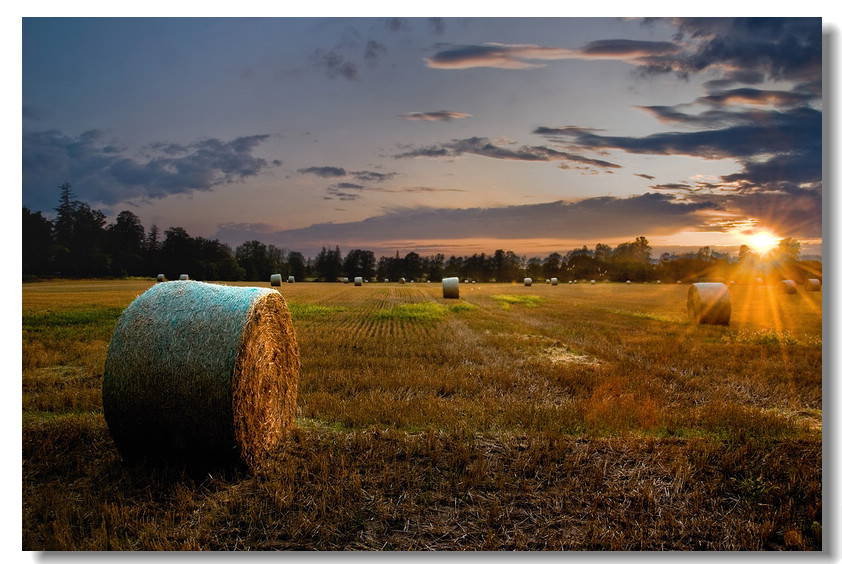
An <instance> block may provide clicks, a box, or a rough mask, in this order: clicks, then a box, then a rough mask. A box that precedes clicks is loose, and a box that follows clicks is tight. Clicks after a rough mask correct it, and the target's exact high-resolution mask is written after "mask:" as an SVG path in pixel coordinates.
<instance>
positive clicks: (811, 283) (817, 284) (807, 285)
mask: <svg viewBox="0 0 842 564" xmlns="http://www.w3.org/2000/svg"><path fill="white" fill-rule="evenodd" d="M804 289H805V290H807V291H808V292H818V291H820V290H821V289H822V281H821V280H819V279H818V278H808V279H807V280H806V281H805V282H804Z"/></svg>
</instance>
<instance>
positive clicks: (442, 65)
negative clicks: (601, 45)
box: [424, 43, 573, 69]
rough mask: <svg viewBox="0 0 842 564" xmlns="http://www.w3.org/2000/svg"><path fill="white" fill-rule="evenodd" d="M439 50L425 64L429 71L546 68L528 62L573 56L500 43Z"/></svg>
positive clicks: (538, 47)
mask: <svg viewBox="0 0 842 564" xmlns="http://www.w3.org/2000/svg"><path fill="white" fill-rule="evenodd" d="M440 49H441V50H439V51H438V52H437V53H435V54H434V55H433V56H431V57H429V58H427V59H425V60H424V62H425V64H426V65H427V66H428V67H430V68H435V69H469V68H475V67H494V68H500V69H532V68H539V67H543V66H545V65H544V64H543V63H534V62H530V61H535V60H557V59H564V58H570V57H571V55H572V54H573V52H572V51H570V50H568V49H556V48H553V47H542V46H540V45H504V44H500V43H486V44H483V45H455V46H441V47H440Z"/></svg>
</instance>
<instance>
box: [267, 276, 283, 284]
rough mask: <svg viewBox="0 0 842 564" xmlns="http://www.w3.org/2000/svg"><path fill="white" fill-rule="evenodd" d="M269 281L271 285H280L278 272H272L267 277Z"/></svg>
mask: <svg viewBox="0 0 842 564" xmlns="http://www.w3.org/2000/svg"><path fill="white" fill-rule="evenodd" d="M269 283H270V284H271V285H272V286H280V285H281V275H280V274H273V275H272V276H270V277H269Z"/></svg>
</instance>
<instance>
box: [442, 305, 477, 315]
mask: <svg viewBox="0 0 842 564" xmlns="http://www.w3.org/2000/svg"><path fill="white" fill-rule="evenodd" d="M447 309H449V310H450V311H452V312H454V313H459V312H460V311H473V310H475V309H477V306H475V305H474V304H466V303H458V304H453V305H452V306H448V308H447Z"/></svg>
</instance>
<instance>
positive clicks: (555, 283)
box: [550, 278, 558, 286]
mask: <svg viewBox="0 0 842 564" xmlns="http://www.w3.org/2000/svg"><path fill="white" fill-rule="evenodd" d="M550 284H552V285H553V286H558V278H550Z"/></svg>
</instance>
